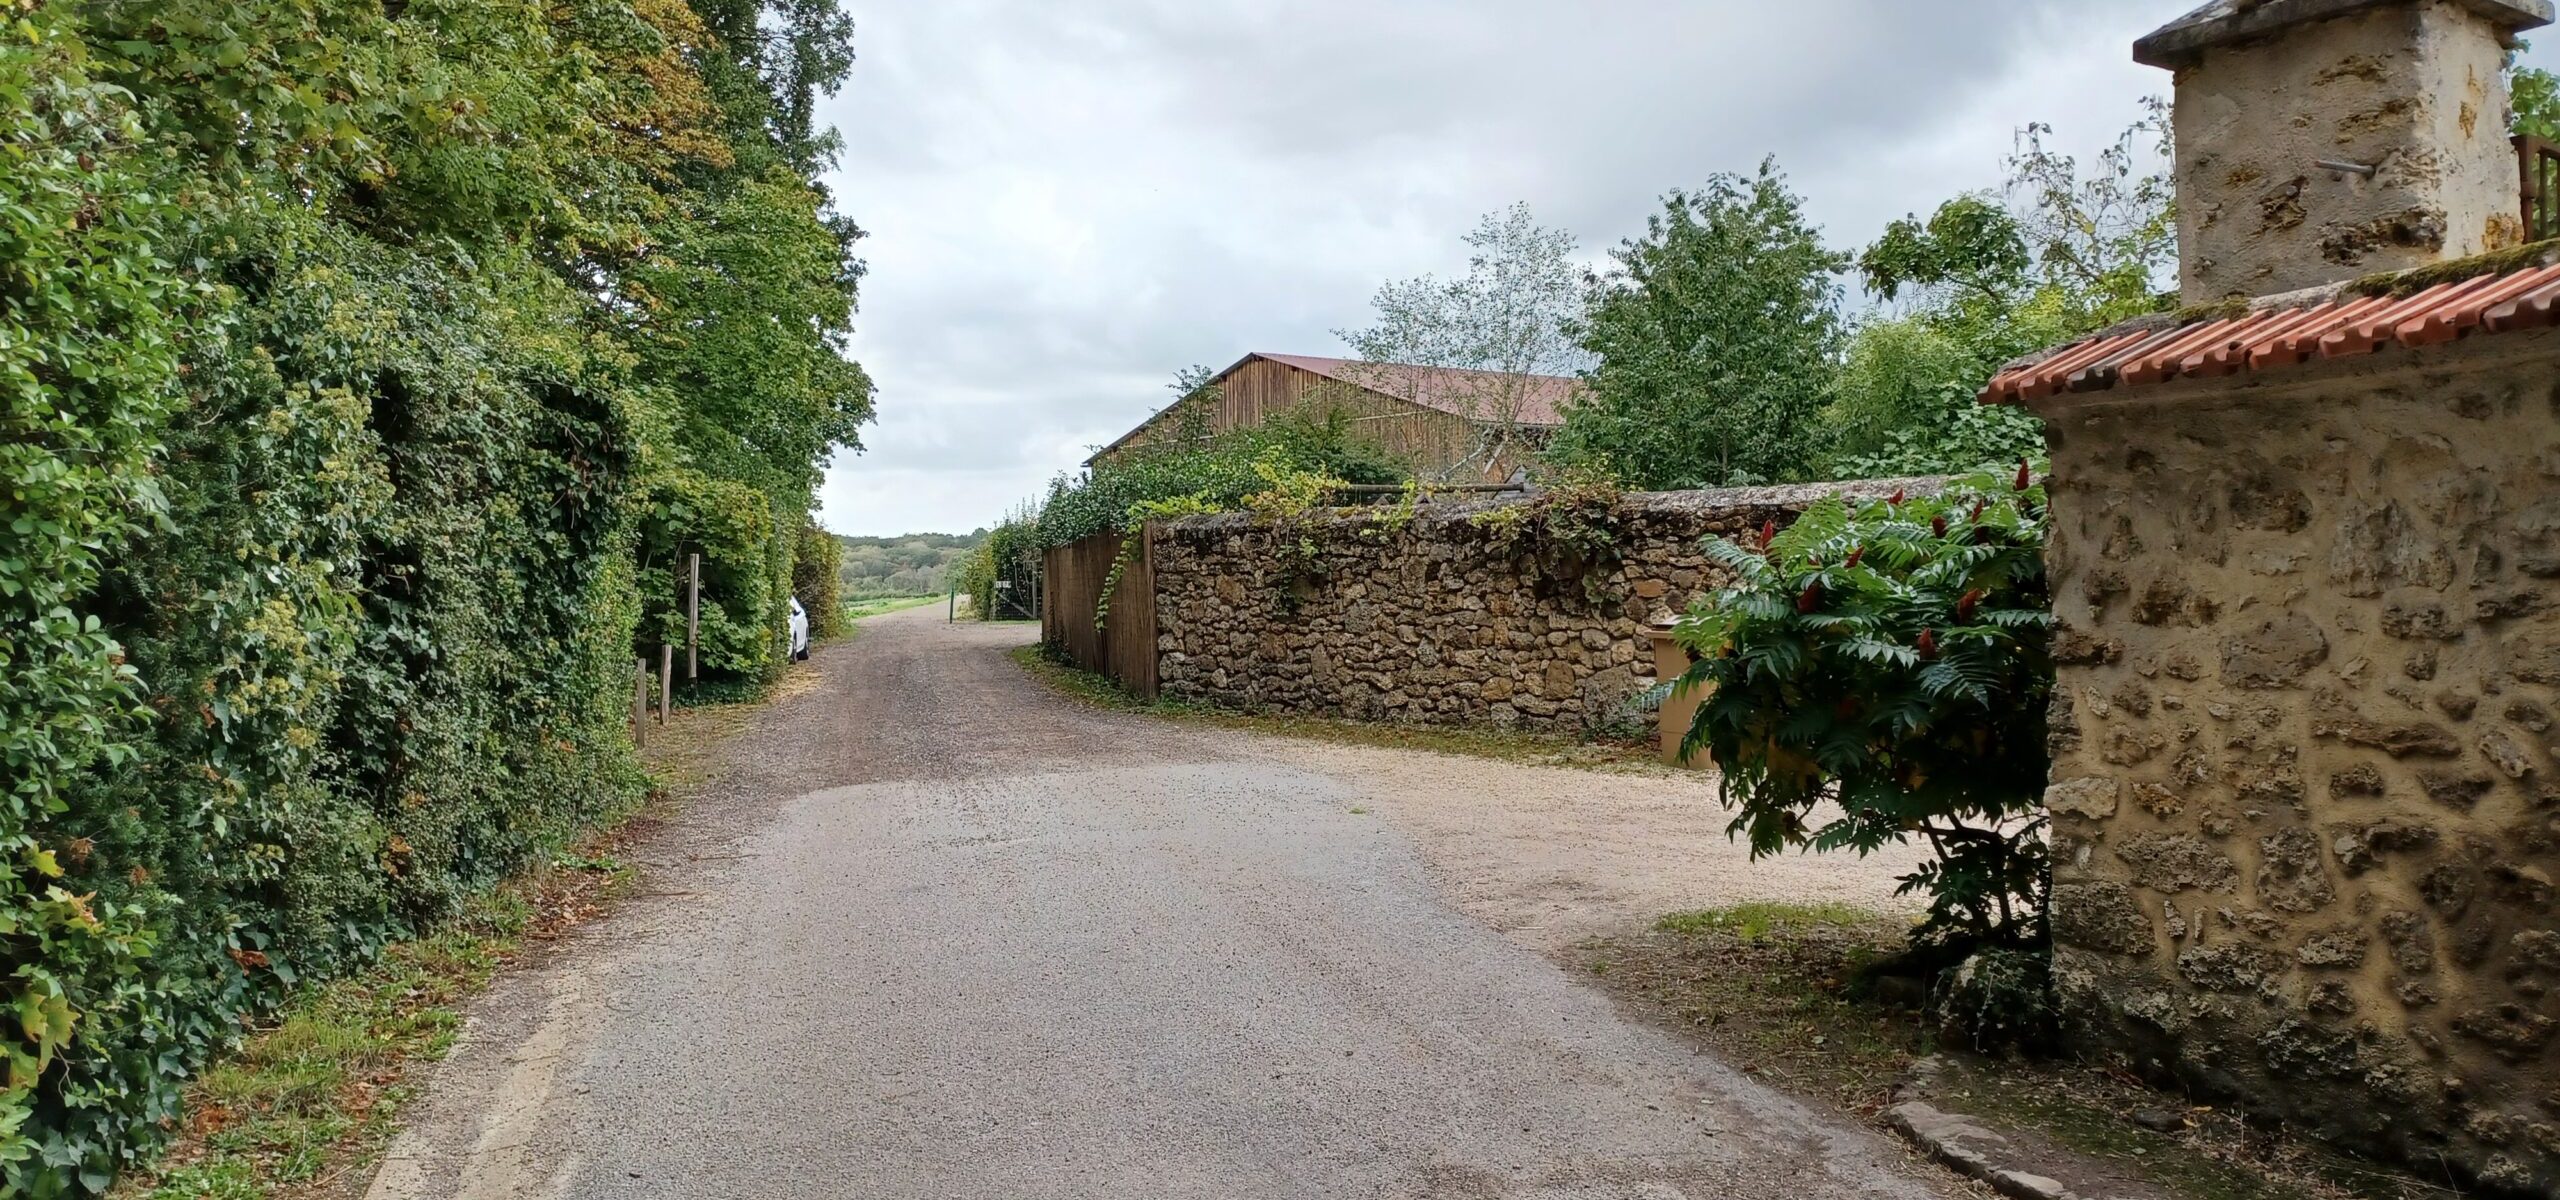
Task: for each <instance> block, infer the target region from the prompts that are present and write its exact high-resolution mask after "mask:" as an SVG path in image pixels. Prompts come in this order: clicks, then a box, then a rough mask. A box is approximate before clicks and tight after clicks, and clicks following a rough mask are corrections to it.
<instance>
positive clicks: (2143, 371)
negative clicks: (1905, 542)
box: [1981, 263, 2560, 404]
mask: <svg viewBox="0 0 2560 1200" xmlns="http://www.w3.org/2000/svg"><path fill="white" fill-rule="evenodd" d="M2553 324H2560V263H2549V264H2546V265H2542V266H2533V267H2520V268H2516V269H2513V270H2508V271H2503V272H2493V273H2489V274H2483V275H2478V276H2475V277H2472V278H2469V279H2462V280H2456V281H2452V282H2446V283H2439V284H2434V285H2432V286H2428V287H2424V288H2421V289H2419V290H2417V291H2415V292H2412V293H2410V294H2408V295H2405V296H2358V295H2353V294H2350V293H2347V292H2345V291H2344V290H2335V291H2332V292H2330V293H2329V294H2327V295H2325V296H2312V297H2308V298H2302V297H2280V298H2277V299H2276V300H2274V301H2271V302H2268V303H2266V304H2265V305H2264V306H2263V307H2260V308H2257V309H2255V310H2252V311H2250V312H2247V313H2243V314H2240V315H2237V316H2230V317H2218V318H2212V319H2207V320H2202V321H2195V322H2191V323H2189V324H2184V325H2167V326H2163V325H2161V324H2159V319H2158V318H2150V319H2147V320H2146V321H2145V322H2143V323H2140V324H2134V325H2128V326H2125V327H2120V328H2118V329H2115V330H2110V331H2107V332H2102V333H2099V334H2095V335H2093V336H2091V337H2088V338H2085V339H2082V340H2081V341H2079V342H2076V343H2073V344H2070V345H2066V346H2063V347H2061V348H2060V349H2057V350H2055V351H2053V352H2051V353H2048V354H2046V355H2044V356H2043V357H2041V358H2038V359H2034V360H2031V361H2026V362H2022V363H2019V364H2017V365H2014V366H2011V367H2009V368H2008V369H2006V370H2003V371H2001V372H2000V373H1999V374H1998V375H1996V376H1993V377H1992V380H1991V382H1990V384H1989V385H1987V386H1985V387H1984V388H1983V389H1982V397H1981V398H1982V401H1983V403H1986V404H2014V403H2017V402H2020V401H2025V400H2036V399H2041V398H2043V397H2046V396H2051V395H2054V394H2056V393H2059V392H2063V391H2073V392H2092V391H2104V390H2107V389H2110V388H2124V387H2140V386H2143V385H2145V384H2154V383H2162V382H2166V381H2168V380H2171V379H2179V378H2195V377H2213V376H2223V375H2236V374H2240V373H2242V372H2244V371H2252V372H2254V371H2269V370H2278V369H2282V368H2284V367H2288V366H2293V365H2297V364H2300V363H2304V362H2308V361H2310V360H2311V359H2313V358H2315V357H2316V358H2346V357H2351V356H2355V355H2362V354H2372V353H2375V352H2377V351H2379V350H2381V349H2383V348H2384V347H2386V346H2394V345H2397V346H2432V345H2441V344H2443V343H2446V342H2450V341H2454V340H2456V339H2458V338H2462V337H2468V336H2473V335H2476V334H2482V333H2506V332H2510V331H2512V330H2517V329H2532V328H2537V327H2541V326H2546V325H2553Z"/></svg>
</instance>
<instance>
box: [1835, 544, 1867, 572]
mask: <svg viewBox="0 0 2560 1200" xmlns="http://www.w3.org/2000/svg"><path fill="white" fill-rule="evenodd" d="M1866 556H1867V548H1866V547H1864V546H1851V547H1850V548H1849V561H1847V562H1845V563H1842V564H1840V565H1841V566H1843V567H1855V566H1857V565H1858V560H1859V559H1862V558H1865V557H1866Z"/></svg>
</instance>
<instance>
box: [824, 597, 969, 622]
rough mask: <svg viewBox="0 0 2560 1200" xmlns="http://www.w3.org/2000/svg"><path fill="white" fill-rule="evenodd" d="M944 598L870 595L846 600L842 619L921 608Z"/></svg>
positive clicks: (853, 619)
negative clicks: (859, 598)
mask: <svg viewBox="0 0 2560 1200" xmlns="http://www.w3.org/2000/svg"><path fill="white" fill-rule="evenodd" d="M946 599H947V598H946V597H943V596H870V597H866V598H864V599H861V600H847V601H845V603H844V619H845V620H846V621H847V622H852V621H859V620H861V619H863V618H864V617H876V616H879V615H880V614H882V613H893V612H902V611H904V610H906V609H910V608H922V607H924V606H925V605H928V604H941V603H943V602H944V601H945V600H946Z"/></svg>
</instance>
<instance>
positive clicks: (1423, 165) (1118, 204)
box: [825, 0, 2560, 533]
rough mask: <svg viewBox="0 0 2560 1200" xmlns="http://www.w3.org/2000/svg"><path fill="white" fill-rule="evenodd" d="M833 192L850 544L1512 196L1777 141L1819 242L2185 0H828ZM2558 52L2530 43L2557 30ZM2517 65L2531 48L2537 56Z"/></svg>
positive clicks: (1632, 225)
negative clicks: (868, 404) (851, 427)
mask: <svg viewBox="0 0 2560 1200" xmlns="http://www.w3.org/2000/svg"><path fill="white" fill-rule="evenodd" d="M854 3H855V5H856V17H857V19H858V21H859V25H858V28H857V37H858V41H859V49H860V52H861V55H862V57H861V59H860V61H859V62H858V63H857V64H856V65H855V68H854V76H853V79H852V80H851V82H850V84H849V85H848V87H847V89H846V90H845V92H844V93H843V94H842V95H840V96H838V97H837V98H836V99H835V100H834V102H833V103H832V104H831V105H830V106H829V108H828V111H827V113H826V115H827V117H828V118H829V119H831V120H833V121H834V122H835V123H836V124H837V125H838V127H839V128H840V129H842V130H843V132H844V137H845V153H844V157H843V160H842V163H841V166H840V168H839V170H838V171H837V172H836V173H835V174H834V176H833V177H831V179H830V184H831V186H832V187H833V189H834V191H835V194H836V197H837V203H838V204H839V206H840V207H842V208H843V209H844V210H845V211H846V212H848V213H850V214H851V215H853V216H854V217H855V218H856V219H858V220H860V221H861V223H862V224H863V226H864V227H865V228H866V229H869V230H870V231H871V232H872V235H873V236H872V238H871V239H870V240H869V241H868V242H866V243H865V245H864V251H865V253H866V254H867V256H868V257H869V259H870V263H871V275H870V277H869V279H868V281H867V284H866V291H865V295H864V299H863V316H862V329H861V331H860V333H859V334H858V335H857V337H856V339H855V346H854V353H855V354H856V355H857V356H858V357H860V358H861V359H862V361H863V363H864V365H865V366H866V367H867V368H869V369H870V371H871V373H872V375H873V377H874V378H875V379H876V380H877V382H878V384H879V386H880V404H881V413H882V416H881V422H880V424H879V425H878V426H877V427H876V428H874V429H872V430H870V431H868V432H867V433H866V436H865V440H866V442H867V443H868V444H869V445H870V446H871V450H870V451H869V452H868V453H865V454H862V455H859V456H853V455H848V456H844V457H843V458H841V459H840V461H839V462H838V463H837V464H836V465H835V467H834V469H833V470H832V471H831V472H830V480H829V486H828V489H827V507H826V513H825V516H826V519H827V521H828V522H829V523H830V525H831V526H832V527H834V528H837V529H841V530H845V531H848V532H874V533H897V532H905V531H908V530H911V529H927V528H934V529H967V528H971V527H974V526H977V525H982V524H986V523H988V522H990V521H992V520H995V519H996V518H998V517H999V516H1001V515H1002V513H1003V512H1004V511H1005V510H1006V509H1007V508H1008V507H1010V506H1011V505H1013V504H1014V503H1016V502H1018V501H1020V500H1022V499H1024V498H1027V497H1031V496H1034V495H1037V494H1038V493H1039V492H1041V491H1042V490H1043V489H1044V488H1045V485H1046V483H1047V481H1048V479H1049V478H1050V476H1052V475H1053V474H1055V473H1056V472H1057V471H1059V470H1062V469H1069V468H1072V467H1073V466H1074V465H1075V464H1076V463H1077V462H1079V461H1080V460H1081V459H1082V458H1083V457H1084V454H1085V453H1086V448H1087V447H1088V446H1090V445H1092V444H1094V443H1098V442H1102V441H1107V440H1109V439H1110V438H1111V437H1114V436H1116V435H1117V434H1118V433H1120V432H1121V431H1122V430H1124V429H1126V428H1127V427H1128V426H1129V425H1131V424H1133V423H1135V422H1136V421H1137V420H1139V419H1141V418H1142V417H1144V416H1145V415H1146V414H1147V413H1148V412H1150V411H1152V410H1153V409H1154V408H1155V407H1156V406H1158V405H1160V404H1162V403H1163V402H1164V400H1165V399H1166V394H1165V392H1164V390H1163V382H1164V381H1165V380H1166V379H1168V378H1170V376H1171V374H1172V372H1173V371H1174V370H1175V369H1176V368H1178V367H1181V366H1184V365H1187V364H1190V363H1194V362H1207V363H1211V364H1213V365H1224V364H1225V363H1227V362H1229V361H1231V360H1233V359H1234V358H1235V357H1236V356H1237V355H1238V354H1240V353H1242V352H1244V351H1247V350H1299V351H1309V352H1316V353H1323V352H1327V351H1330V350H1334V349H1337V348H1338V344H1337V343H1336V341H1335V339H1334V338H1333V337H1332V335H1331V331H1332V330H1333V329H1336V328H1342V327H1349V326H1356V325H1359V324H1361V323H1362V322H1363V321H1364V320H1365V318H1366V316H1367V306H1368V300H1369V297H1370V295H1371V294H1372V292H1374V290H1375V289H1376V287H1377V286H1378V284H1379V283H1380V282H1382V281H1384V280H1386V279H1390V278H1399V277H1406V276H1411V275H1415V274H1419V273H1422V272H1426V271H1433V272H1448V271H1451V270H1454V269H1459V268H1462V266H1463V250H1464V248H1463V247H1462V246H1461V245H1460V244H1459V242H1458V236H1459V235H1460V234H1461V233H1462V232H1464V231H1465V230H1466V229H1467V228H1468V227H1469V226H1470V225H1471V224H1472V223H1473V221H1474V219H1475V217H1476V216H1477V215H1478V214H1480V213H1483V212H1486V211H1488V210H1491V209H1494V208H1497V207H1500V206H1502V205H1504V204H1507V203H1510V202H1512V201H1514V200H1526V201H1527V202H1529V204H1530V205H1531V206H1532V208H1534V209H1535V210H1536V211H1537V212H1538V214H1539V215H1540V217H1541V218H1542V219H1544V220H1546V221H1547V222H1549V223H1551V224H1560V225H1563V226H1564V227H1566V228H1569V229H1571V230H1572V231H1574V232H1575V233H1576V234H1577V235H1578V236H1579V237H1580V238H1581V240H1582V243H1583V246H1584V248H1585V251H1586V252H1587V254H1588V255H1589V256H1590V257H1591V258H1593V259H1594V260H1595V261H1596V260H1598V259H1599V258H1600V257H1601V256H1602V254H1603V253H1604V252H1605V251H1606V249H1607V248H1608V247H1609V246H1610V245H1612V244H1614V243H1615V242H1616V241H1617V240H1618V239H1619V238H1621V237H1624V236H1626V235H1628V234H1630V233H1633V232H1636V231H1637V230H1639V229H1640V228H1641V226H1642V223H1643V219H1644V216H1645V214H1646V213H1647V212H1648V211H1649V210H1651V209H1652V208H1653V207H1654V204H1655V202H1656V197H1658V196H1659V194H1660V193H1661V192H1663V191H1664V190H1666V189H1669V188H1673V187H1685V186H1694V185H1696V184H1697V183H1699V182H1700V181H1702V180H1703V179H1705V178H1706V177H1707V176H1708V175H1709V174H1711V173H1714V172H1717V171H1747V170H1749V169H1751V168H1752V167H1753V165H1754V164H1756V163H1757V162H1758V161H1759V159H1760V158H1761V156H1762V155H1764V154H1768V153H1773V152H1774V153H1775V154H1777V155H1778V156H1779V158H1780V160H1781V162H1782V163H1783V164H1784V165H1785V166H1786V168H1787V169H1788V171H1789V173H1790V175H1791V177H1792V178H1793V180H1794V182H1795V184H1796V186H1797V189H1798V190H1799V191H1800V192H1802V193H1804V194H1805V195H1806V197H1807V198H1808V201H1809V203H1810V204H1811V206H1812V209H1813V213H1814V216H1815V217H1816V218H1817V219H1818V220H1819V221H1820V222H1822V223H1823V225H1824V226H1825V228H1826V230H1827V232H1828V235H1829V236H1830V237H1831V239H1832V240H1833V241H1834V242H1835V243H1836V244H1839V245H1842V246H1855V245H1857V244H1859V243H1862V242H1864V241H1865V240H1867V239H1868V238H1871V237H1872V236H1874V234H1875V232H1876V231H1877V230H1878V229H1880V228H1881V227H1882V225H1883V224H1884V222H1886V221H1888V220H1890V219H1892V218H1893V217H1896V216H1899V215H1901V214H1903V213H1905V212H1910V211H1926V210H1927V209H1929V208H1930V207H1933V206H1934V205H1936V204H1937V203H1938V202H1939V201H1941V200H1943V199H1945V198H1947V197H1949V196H1952V195H1954V194H1956V193H1958V192H1960V191H1965V190H1969V189H1976V188H1984V187H1989V186H1993V185H1995V184H1996V183H1997V182H1998V179H1999V172H2000V159H2001V156H2002V155H2003V154H2004V153H2006V152H2007V151H2008V149H2009V147H2010V138H2011V133H2012V131H2013V130H2014V129H2015V128H2016V127H2017V125H2019V124H2020V123H2022V122H2025V121H2029V120H2045V121H2050V122H2052V123H2053V124H2054V125H2055V126H2056V127H2057V129H2058V130H2059V137H2060V140H2061V141H2062V142H2063V143H2064V144H2065V145H2068V146H2072V147H2076V148H2079V149H2081V150H2082V151H2084V152H2086V151H2088V150H2093V149H2094V148H2095V147H2096V146H2097V145H2099V144H2101V143H2102V142H2103V141H2104V140H2106V139H2107V138H2108V137H2110V136H2111V135H2112V134H2113V133H2114V131H2115V130H2117V129H2118V128H2120V127H2122V125H2123V124H2124V123H2125V122H2126V121H2127V120H2129V119H2130V118H2131V117H2132V116H2133V114H2134V106H2135V101H2136V100H2137V99H2138V98H2139V97H2141V96H2143V95H2146V94H2153V93H2162V92H2165V91H2166V90H2167V88H2168V78H2167V76H2165V75H2163V74H2161V73H2159V72H2156V71H2149V70H2147V69H2144V68H2139V67H2136V66H2134V65H2132V63H2131V62H2130V61H2129V56H2128V46H2129V44H2130V42H2131V40H2132V38H2133V37H2134V36H2136V35H2137V34H2139V33H2141V32H2143V31H2144V30H2146V29H2148V28H2150V27H2151V26H2153V25H2156V24H2159V23H2161V22H2164V21H2166V20H2168V19H2170V18H2172V17H2174V16H2176V15H2178V14H2179V13H2180V12H2181V11H2183V10H2184V9H2185V8H2186V7H2189V6H2190V5H2189V0H1904V2H1900V3H1895V2H1890V0H1868V2H1858V0H1791V2H1790V3H1785V4H1767V3H1747V4H1746V3H1739V2H1730V3H1701V2H1682V0H1583V2H1580V3H1575V2H1557V0H1073V2H1060V0H888V2H886V3H881V4H876V5H867V4H863V3H862V2H861V0H854ZM2554 44H2555V46H2560V41H2555V43H2554ZM2537 57H2539V56H2537Z"/></svg>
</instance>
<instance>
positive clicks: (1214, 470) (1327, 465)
mask: <svg viewBox="0 0 2560 1200" xmlns="http://www.w3.org/2000/svg"><path fill="white" fill-rule="evenodd" d="M1266 469H1271V470H1278V471H1281V472H1283V473H1297V474H1304V475H1309V476H1323V477H1328V478H1332V479H1337V480H1340V481H1341V482H1343V483H1360V484H1393V483H1403V482H1405V481H1406V480H1407V479H1409V478H1411V477H1412V471H1411V470H1410V469H1409V468H1407V467H1406V466H1405V464H1403V463H1402V462H1400V461H1399V460H1397V459H1396V458H1395V457H1394V456H1393V455H1390V454H1388V453H1387V452H1386V451H1385V450H1383V449H1380V448H1379V447H1378V446H1377V445H1376V444H1375V443H1373V442H1370V441H1368V440H1366V439H1364V438H1362V437H1360V436H1358V434H1356V433H1355V432H1354V431H1353V429H1352V426H1351V422H1350V419H1349V417H1348V416H1347V415H1345V414H1344V413H1343V412H1342V411H1341V410H1339V409H1324V410H1320V411H1312V412H1301V411H1298V410H1294V409H1293V410H1289V411H1286V412H1282V413H1279V414H1277V415H1274V416H1273V417H1271V418H1270V419H1269V420H1267V421H1265V422H1264V423H1263V424H1261V425H1257V426H1253V427H1251V428H1246V429H1236V430H1230V431H1228V432H1226V433H1221V434H1216V435H1208V434H1201V435H1199V436H1196V437H1194V436H1183V435H1179V434H1177V435H1175V436H1172V437H1168V438H1167V439H1166V440H1165V441H1163V442H1161V443H1156V444H1150V445H1143V446H1139V447H1137V448H1135V449H1134V450H1131V451H1128V452H1126V453H1125V454H1123V455H1122V456H1121V457H1119V458H1117V459H1115V460H1113V461H1110V462H1105V463H1101V464H1099V465H1096V466H1095V467H1093V468H1092V469H1091V470H1090V471H1087V472H1086V473H1085V474H1084V475H1083V476H1082V477H1079V478H1067V477H1064V476H1061V477H1060V478H1059V479H1058V480H1057V481H1056V482H1054V483H1052V484H1051V485H1050V487H1049V497H1048V499H1047V501H1046V502H1044V503H1043V504H1042V505H1041V508H1040V512H1039V518H1038V526H1037V536H1038V540H1039V543H1040V545H1042V546H1063V545H1066V544H1068V543H1070V542H1076V541H1081V540H1083V539H1085V538H1088V537H1091V536H1093V535H1094V534H1097V533H1125V532H1127V531H1128V521H1129V513H1130V512H1131V511H1132V510H1133V509H1134V507H1135V506H1136V505H1138V504H1140V503H1143V502H1145V501H1149V500H1174V499H1177V498H1179V497H1186V496H1187V497H1194V498H1196V499H1197V500H1198V501H1199V502H1200V503H1202V504H1207V505H1211V506H1214V507H1216V508H1217V509H1220V510H1235V509H1240V508H1243V507H1244V503H1245V499H1246V497H1249V496H1253V495H1255V494H1257V493H1261V492H1264V491H1266V490H1268V489H1269V488H1270V487H1271V484H1270V482H1269V480H1268V479H1266V478H1265V476H1264V471H1265V470H1266Z"/></svg>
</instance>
